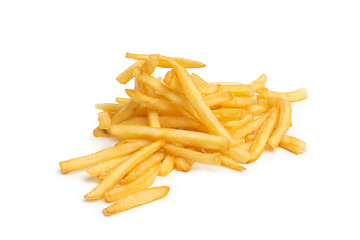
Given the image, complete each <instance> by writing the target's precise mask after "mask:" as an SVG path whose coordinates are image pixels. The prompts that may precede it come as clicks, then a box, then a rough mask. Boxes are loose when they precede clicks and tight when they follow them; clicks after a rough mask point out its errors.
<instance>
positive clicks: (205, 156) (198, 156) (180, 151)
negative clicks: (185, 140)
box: [162, 143, 221, 165]
mask: <svg viewBox="0 0 360 240" xmlns="http://www.w3.org/2000/svg"><path fill="white" fill-rule="evenodd" d="M162 148H163V149H164V150H165V151H166V152H168V153H169V154H171V155H174V156H177V157H183V158H186V159H191V160H193V161H195V162H199V163H204V164H210V165H220V164H221V161H220V159H219V154H216V153H202V152H197V151H194V150H191V149H187V148H183V147H177V146H175V145H173V144H170V143H166V144H164V146H163V147H162Z"/></svg>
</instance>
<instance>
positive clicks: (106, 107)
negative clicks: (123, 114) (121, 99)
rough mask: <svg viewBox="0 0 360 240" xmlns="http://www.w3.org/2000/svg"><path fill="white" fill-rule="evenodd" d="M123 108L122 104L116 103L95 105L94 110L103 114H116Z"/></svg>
mask: <svg viewBox="0 0 360 240" xmlns="http://www.w3.org/2000/svg"><path fill="white" fill-rule="evenodd" d="M123 107H124V104H118V103H97V104H95V108H96V109H99V110H102V111H104V112H117V111H119V110H120V109H122V108H123Z"/></svg>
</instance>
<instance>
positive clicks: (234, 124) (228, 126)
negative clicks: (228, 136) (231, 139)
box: [224, 113, 254, 132]
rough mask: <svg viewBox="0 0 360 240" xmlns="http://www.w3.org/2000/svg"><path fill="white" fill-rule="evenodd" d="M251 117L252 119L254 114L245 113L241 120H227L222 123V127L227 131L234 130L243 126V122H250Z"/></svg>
mask: <svg viewBox="0 0 360 240" xmlns="http://www.w3.org/2000/svg"><path fill="white" fill-rule="evenodd" d="M253 119H254V116H253V115H252V114H251V113H247V114H246V115H245V117H244V118H243V119H241V120H238V121H228V122H226V123H224V127H226V129H227V130H228V131H230V132H234V131H236V130H238V129H240V128H241V127H243V126H244V125H245V124H248V123H250V122H252V121H253Z"/></svg>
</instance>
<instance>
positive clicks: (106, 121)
mask: <svg viewBox="0 0 360 240" xmlns="http://www.w3.org/2000/svg"><path fill="white" fill-rule="evenodd" d="M98 121H99V128H100V129H110V127H111V117H110V114H109V113H108V112H99V113H98Z"/></svg>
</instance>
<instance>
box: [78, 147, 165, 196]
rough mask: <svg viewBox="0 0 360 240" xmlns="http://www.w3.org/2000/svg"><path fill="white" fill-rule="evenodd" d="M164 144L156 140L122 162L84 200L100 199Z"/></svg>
mask: <svg viewBox="0 0 360 240" xmlns="http://www.w3.org/2000/svg"><path fill="white" fill-rule="evenodd" d="M164 143H165V142H164V141H162V140H158V141H156V142H153V143H152V144H150V145H148V146H146V147H144V148H142V149H140V150H139V151H137V152H135V153H133V154H132V155H131V157H130V158H129V159H128V160H127V161H125V162H123V163H122V164H120V165H118V166H116V167H115V169H114V170H113V171H112V172H111V173H110V174H109V175H108V176H107V177H106V178H105V179H103V180H102V181H101V182H100V183H99V185H98V186H97V187H95V188H94V189H93V190H92V191H91V192H89V193H88V194H86V195H85V198H88V199H100V198H102V197H103V196H104V193H105V191H106V190H109V189H110V188H112V187H113V186H114V185H115V184H116V183H117V182H119V181H120V180H121V179H122V178H123V177H124V176H125V175H126V174H127V173H128V172H129V171H130V170H131V169H133V168H134V167H135V166H136V165H137V164H139V163H140V162H142V161H144V160H145V159H146V158H148V157H149V156H150V155H152V154H153V153H154V152H156V151H157V150H159V149H160V148H161V146H162V145H163V144H164Z"/></svg>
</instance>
